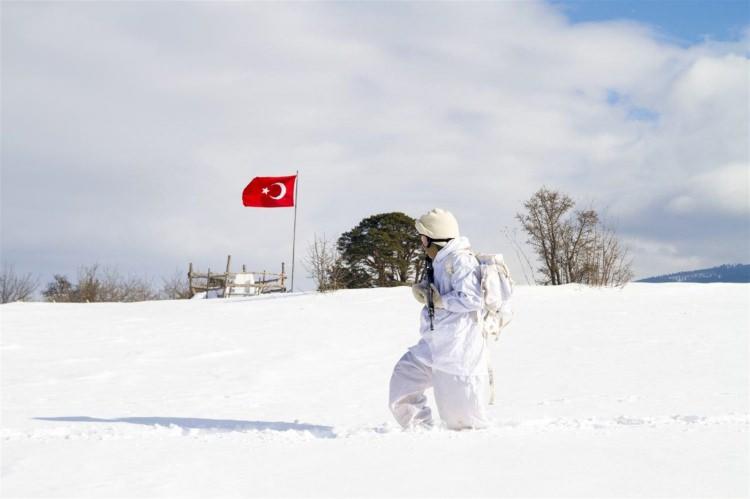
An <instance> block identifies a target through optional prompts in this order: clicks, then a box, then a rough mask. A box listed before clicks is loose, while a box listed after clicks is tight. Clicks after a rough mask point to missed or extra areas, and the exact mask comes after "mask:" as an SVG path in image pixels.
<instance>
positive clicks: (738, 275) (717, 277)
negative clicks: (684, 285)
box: [637, 263, 750, 282]
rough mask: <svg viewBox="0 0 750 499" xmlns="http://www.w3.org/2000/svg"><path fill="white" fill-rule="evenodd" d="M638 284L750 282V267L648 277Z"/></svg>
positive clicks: (737, 264)
mask: <svg viewBox="0 0 750 499" xmlns="http://www.w3.org/2000/svg"><path fill="white" fill-rule="evenodd" d="M637 282H750V265H745V264H742V263H735V264H732V265H720V266H718V267H712V268H710V269H701V270H690V271H687V272H677V273H676V274H667V275H660V276H656V277H648V278H646V279H640V280H639V281H637Z"/></svg>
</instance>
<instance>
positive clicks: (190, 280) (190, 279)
mask: <svg viewBox="0 0 750 499" xmlns="http://www.w3.org/2000/svg"><path fill="white" fill-rule="evenodd" d="M188 289H189V290H190V298H192V297H193V295H194V294H195V290H194V289H193V262H190V263H189V264H188Z"/></svg>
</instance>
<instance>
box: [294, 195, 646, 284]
mask: <svg viewBox="0 0 750 499" xmlns="http://www.w3.org/2000/svg"><path fill="white" fill-rule="evenodd" d="M523 206H524V211H522V212H519V213H517V214H516V220H518V222H519V223H520V224H521V228H522V230H523V231H524V233H525V234H526V236H527V240H526V243H527V244H528V245H529V247H530V248H531V249H532V250H533V251H534V254H535V255H536V257H537V259H538V261H539V267H538V269H536V270H537V271H538V272H539V275H540V277H539V278H536V277H534V276H535V275H536V274H535V272H534V269H533V268H532V269H530V270H531V274H532V278H533V280H534V281H535V282H536V283H537V284H543V285H560V284H568V283H582V284H587V285H592V286H621V285H624V284H626V283H627V282H629V281H630V280H631V279H632V278H633V271H632V260H631V259H630V258H629V255H628V250H627V248H626V247H625V246H624V245H623V244H622V243H621V242H620V241H619V240H618V238H617V236H616V234H615V231H614V230H613V229H612V228H610V227H608V226H607V225H605V224H604V223H603V222H602V220H601V218H600V216H599V214H598V213H597V212H596V211H595V210H594V209H592V208H588V209H583V210H575V209H574V208H575V202H574V201H573V200H572V198H571V197H570V196H568V195H566V194H564V193H561V192H559V191H555V190H550V189H548V188H546V187H543V188H541V189H539V190H538V191H537V192H535V193H534V194H533V195H532V196H531V198H529V200H528V201H526V202H525V203H524V205H523ZM510 243H511V244H512V245H513V248H514V250H516V251H517V252H518V253H519V255H520V256H521V257H522V258H519V261H521V262H524V261H525V262H529V259H528V258H527V257H526V255H525V253H524V252H523V247H522V246H521V245H520V244H519V243H518V242H517V241H516V240H515V239H511V240H510ZM522 264H523V263H522ZM529 265H532V264H531V263H530V262H529ZM305 266H306V268H307V270H308V271H309V273H310V277H311V278H312V279H313V280H314V281H315V283H316V285H317V288H318V290H319V291H331V290H335V289H345V288H371V287H384V286H400V285H406V284H411V283H414V282H418V281H420V280H421V279H422V271H423V268H424V260H423V256H422V252H421V250H420V240H419V237H418V235H417V234H416V231H415V229H414V219H413V218H411V217H410V216H408V215H405V214H404V213H398V212H393V213H382V214H379V215H373V216H370V217H367V218H365V219H363V220H362V221H361V222H360V223H359V224H357V226H355V227H354V228H353V229H351V230H350V231H348V232H345V233H343V234H342V235H341V236H340V237H339V238H338V239H337V240H336V241H335V243H334V242H333V241H330V240H328V239H327V238H326V237H325V236H322V237H318V236H315V237H314V240H313V242H312V243H311V244H310V245H309V247H308V252H307V255H306V258H305ZM524 273H525V271H524Z"/></svg>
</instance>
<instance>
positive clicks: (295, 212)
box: [289, 170, 299, 293]
mask: <svg viewBox="0 0 750 499" xmlns="http://www.w3.org/2000/svg"><path fill="white" fill-rule="evenodd" d="M295 177H296V178H295V179H294V233H293V235H292V286H291V289H290V290H289V292H290V293H293V292H294V250H295V248H296V247H297V204H299V199H298V198H297V196H298V195H299V189H298V186H299V170H297V172H296V173H295Z"/></svg>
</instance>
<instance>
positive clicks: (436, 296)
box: [432, 284, 445, 308]
mask: <svg viewBox="0 0 750 499" xmlns="http://www.w3.org/2000/svg"><path fill="white" fill-rule="evenodd" d="M432 304H433V305H435V308H445V307H444V306H443V298H442V297H441V296H440V291H438V289H437V287H435V285H434V284H433V285H432Z"/></svg>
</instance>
